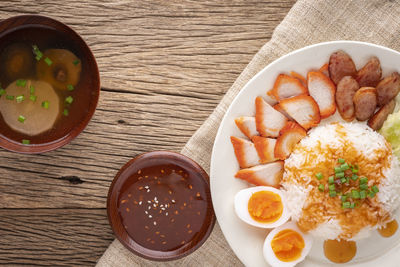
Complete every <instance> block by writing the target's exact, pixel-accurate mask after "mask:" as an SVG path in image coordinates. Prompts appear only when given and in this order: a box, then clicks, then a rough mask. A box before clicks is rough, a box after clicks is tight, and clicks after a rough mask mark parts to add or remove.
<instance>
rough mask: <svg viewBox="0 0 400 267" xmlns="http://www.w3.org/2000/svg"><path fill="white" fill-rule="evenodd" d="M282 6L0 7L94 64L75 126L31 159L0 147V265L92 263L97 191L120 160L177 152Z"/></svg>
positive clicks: (119, 0)
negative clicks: (96, 84) (66, 31)
mask: <svg viewBox="0 0 400 267" xmlns="http://www.w3.org/2000/svg"><path fill="white" fill-rule="evenodd" d="M293 4H294V0H271V1H247V0H242V1H231V0H225V1H192V0H184V1H178V0H176V1H143V0H140V1H137V0H136V1H133V0H108V1H99V0H90V1H88V0H85V1H82V0H73V1H59V2H56V1H51V0H13V1H4V0H3V1H1V4H0V19H6V18H8V17H11V16H15V15H20V14H41V15H45V16H50V17H53V18H55V19H58V20H60V21H61V22H64V23H66V24H68V25H69V26H71V27H72V28H73V29H74V30H75V31H77V32H78V33H79V34H80V35H81V36H82V37H83V39H84V40H85V41H86V42H87V43H88V45H89V46H90V47H91V49H92V51H93V53H94V55H95V57H96V58H97V63H98V65H99V69H100V75H101V95H100V102H99V105H98V107H97V110H96V113H95V115H94V117H93V119H92V121H91V122H90V123H89V125H88V127H87V128H86V129H85V131H84V132H83V133H82V134H81V135H79V136H78V138H76V139H75V140H74V141H73V142H72V143H71V144H69V145H67V146H65V147H63V148H61V149H58V150H56V151H53V152H49V153H45V154H42V155H20V154H16V153H11V152H7V151H5V150H3V149H0V158H1V160H0V265H2V266H3V265H13V266H22V265H26V266H39V265H40V266H78V265H83V266H93V265H94V264H95V263H96V261H97V260H98V258H99V257H100V256H101V255H102V253H103V252H104V251H105V249H106V248H107V246H108V245H109V244H110V242H111V241H112V240H113V239H114V237H113V234H112V231H111V229H110V227H109V225H108V221H107V217H106V209H105V206H106V195H107V192H108V187H109V185H110V183H111V181H112V179H113V177H114V176H115V174H116V173H117V171H118V170H119V168H120V167H121V166H122V165H123V164H124V163H125V162H126V161H128V160H129V159H131V158H132V157H134V156H136V155H137V154H139V153H142V152H147V151H153V150H172V151H180V149H181V148H182V147H183V146H184V144H185V143H186V142H187V141H188V139H189V138H190V136H191V135H192V134H193V133H194V132H195V130H196V129H197V128H198V127H199V126H200V125H201V124H202V122H203V121H204V120H205V119H206V118H207V116H208V115H209V114H210V113H211V111H212V110H213V109H214V108H215V106H216V105H217V104H218V102H219V101H220V99H221V98H222V96H223V95H224V93H225V92H226V90H228V89H229V87H230V86H231V84H232V83H233V82H234V80H235V79H236V77H237V76H238V75H239V74H240V72H241V71H242V70H243V68H245V67H246V64H247V63H248V62H249V61H250V60H251V58H252V57H253V55H254V54H255V53H256V52H257V51H258V50H259V49H260V48H261V46H262V45H263V44H264V43H266V42H267V41H268V39H269V38H270V37H271V34H272V31H273V29H274V28H275V27H276V26H277V25H278V24H279V22H280V21H281V20H282V19H283V18H284V16H285V15H286V13H287V12H288V11H289V9H290V8H291V6H292V5H293Z"/></svg>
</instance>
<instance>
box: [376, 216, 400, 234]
mask: <svg viewBox="0 0 400 267" xmlns="http://www.w3.org/2000/svg"><path fill="white" fill-rule="evenodd" d="M397 228H399V224H398V223H397V221H396V220H393V221H391V222H388V223H387V224H386V226H385V227H383V228H381V229H378V232H379V234H380V235H381V236H383V237H391V236H392V235H394V234H395V233H396V231H397Z"/></svg>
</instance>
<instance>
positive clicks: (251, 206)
mask: <svg viewBox="0 0 400 267" xmlns="http://www.w3.org/2000/svg"><path fill="white" fill-rule="evenodd" d="M247 208H248V210H249V213H250V216H251V217H252V218H253V219H254V220H256V221H258V222H262V223H271V222H275V221H276V220H278V219H279V218H280V217H281V215H282V212H283V205H282V200H281V197H280V196H279V195H278V194H275V193H273V192H269V191H259V192H256V193H254V194H253V195H252V196H251V197H250V199H249V203H248V207H247Z"/></svg>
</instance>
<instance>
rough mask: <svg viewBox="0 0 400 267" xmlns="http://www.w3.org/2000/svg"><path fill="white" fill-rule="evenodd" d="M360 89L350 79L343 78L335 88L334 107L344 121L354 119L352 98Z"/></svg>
mask: <svg viewBox="0 0 400 267" xmlns="http://www.w3.org/2000/svg"><path fill="white" fill-rule="evenodd" d="M359 88H360V87H359V86H358V83H357V81H356V80H355V79H354V78H353V77H351V76H346V77H343V79H342V80H340V82H339V83H338V85H337V87H336V105H337V109H338V111H339V113H340V116H342V118H343V119H344V120H346V121H352V120H353V119H354V113H355V110H354V103H353V97H354V95H355V93H356V91H357V90H358V89H359Z"/></svg>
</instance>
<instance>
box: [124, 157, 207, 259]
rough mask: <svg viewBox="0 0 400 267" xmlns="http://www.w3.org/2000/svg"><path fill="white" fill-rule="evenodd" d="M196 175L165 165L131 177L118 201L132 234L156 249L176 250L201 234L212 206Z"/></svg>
mask: <svg viewBox="0 0 400 267" xmlns="http://www.w3.org/2000/svg"><path fill="white" fill-rule="evenodd" d="M171 166H174V168H171ZM196 175H198V174H197V173H192V172H190V171H187V170H186V169H185V170H184V169H182V168H181V167H179V166H175V165H174V164H165V165H159V166H156V167H145V168H141V169H140V170H138V171H137V172H136V173H135V174H134V175H133V176H131V177H130V178H129V179H131V180H127V181H126V183H127V185H126V187H123V188H125V191H124V190H121V191H120V193H119V194H120V195H119V202H118V203H119V205H120V207H119V210H120V215H121V218H122V223H123V225H124V227H126V228H127V229H126V231H127V233H128V235H129V236H131V237H132V238H133V239H134V240H135V242H137V243H138V244H140V245H142V246H144V247H146V248H149V249H155V250H157V249H158V250H160V249H162V250H163V251H168V250H174V249H176V248H178V247H180V246H183V245H185V244H186V243H189V242H190V241H191V240H192V238H193V237H194V236H195V235H196V233H198V232H200V229H201V227H202V223H203V222H204V219H205V216H206V214H207V212H208V210H209V206H208V205H209V204H208V203H207V202H206V201H205V200H203V199H202V198H200V197H201V195H206V193H205V192H206V191H203V190H205V189H204V188H203V186H202V184H201V183H202V182H199V181H198V180H196ZM192 190H193V191H194V192H193V191H192ZM131 197H132V198H133V199H132V200H128V198H131ZM131 201H132V202H131ZM129 203H136V205H129ZM127 205H129V208H127ZM122 211H123V212H122ZM138 229H143V230H145V231H143V230H142V231H140V230H138Z"/></svg>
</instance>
